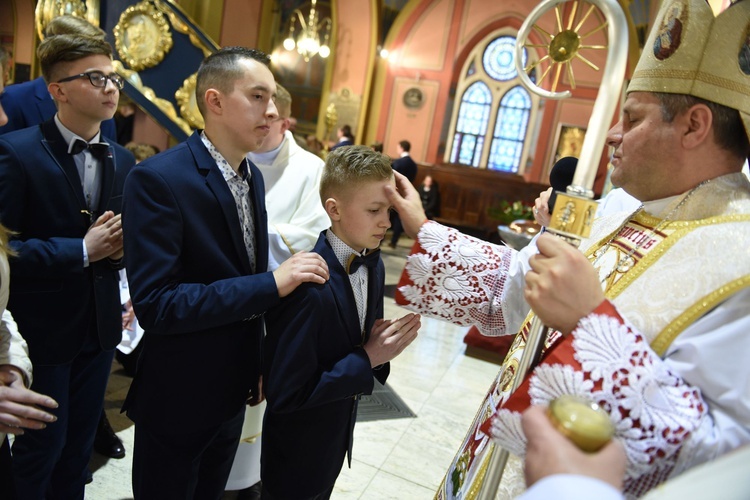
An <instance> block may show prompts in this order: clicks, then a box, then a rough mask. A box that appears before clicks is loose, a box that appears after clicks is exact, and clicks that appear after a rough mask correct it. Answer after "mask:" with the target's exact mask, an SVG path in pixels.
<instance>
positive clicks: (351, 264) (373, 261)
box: [346, 249, 380, 274]
mask: <svg viewBox="0 0 750 500" xmlns="http://www.w3.org/2000/svg"><path fill="white" fill-rule="evenodd" d="M379 260H380V250H379V249H378V250H373V251H372V252H370V253H368V254H367V255H357V254H356V253H353V254H351V255H350V256H349V260H348V261H347V263H346V272H347V273H349V274H354V273H355V272H357V269H359V266H361V265H365V266H367V267H368V268H369V269H374V268H375V266H377V265H378V261H379Z"/></svg>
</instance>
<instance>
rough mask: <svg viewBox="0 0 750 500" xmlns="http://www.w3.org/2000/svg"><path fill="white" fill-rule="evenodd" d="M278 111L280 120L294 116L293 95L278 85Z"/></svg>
mask: <svg viewBox="0 0 750 500" xmlns="http://www.w3.org/2000/svg"><path fill="white" fill-rule="evenodd" d="M275 103H276V109H277V110H278V112H279V118H289V117H290V116H291V114H292V94H290V93H289V91H288V90H287V89H285V88H284V87H282V86H281V85H279V84H278V83H277V84H276V101H275Z"/></svg>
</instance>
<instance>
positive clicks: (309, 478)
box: [261, 146, 420, 499]
mask: <svg viewBox="0 0 750 500" xmlns="http://www.w3.org/2000/svg"><path fill="white" fill-rule="evenodd" d="M388 184H391V185H394V177H393V171H392V169H391V166H390V161H389V159H388V157H386V156H384V155H383V154H381V153H377V152H375V151H373V150H372V149H370V148H368V147H365V146H350V147H344V148H339V149H336V150H335V151H332V152H331V153H330V155H329V156H328V158H327V160H326V165H325V169H324V171H323V177H322V179H321V182H320V197H321V201H322V202H323V206H324V207H325V210H326V213H327V214H328V216H329V218H330V219H331V228H330V229H328V230H326V231H323V232H322V233H321V234H320V237H319V238H318V242H317V244H316V245H315V248H314V249H313V251H314V252H316V253H318V254H320V255H321V256H322V257H323V259H324V260H325V261H326V263H327V264H328V268H329V271H330V279H329V280H328V281H327V282H326V283H325V284H322V285H319V284H312V283H307V284H303V285H301V286H300V287H299V288H298V289H297V290H295V291H294V292H293V293H292V294H290V295H289V296H287V297H286V298H285V299H283V300H282V301H281V304H280V305H279V306H278V307H276V308H274V309H272V310H270V311H269V312H268V313H266V325H267V332H268V333H267V336H266V339H265V345H264V363H263V364H264V367H263V379H264V385H265V393H266V398H267V400H268V408H267V410H266V414H265V419H264V422H263V440H262V452H261V479H262V483H263V490H264V491H263V494H264V498H272V499H275V498H279V499H280V498H284V499H291V498H298V499H302V498H305V499H308V498H314V499H326V498H329V497H330V495H331V492H332V491H333V485H334V483H335V482H336V478H337V476H338V474H339V471H340V470H341V465H342V464H343V461H344V456H345V454H346V453H347V452H348V453H349V464H350V466H351V453H352V438H353V432H354V423H355V420H356V417H357V404H358V402H359V398H360V396H361V395H362V394H371V393H372V389H373V385H374V382H373V377H374V378H377V379H378V381H379V382H381V383H385V379H386V378H387V377H388V373H389V370H390V366H389V361H390V360H391V359H393V358H395V357H396V356H398V355H399V354H400V353H401V351H403V350H404V348H406V346H408V345H409V344H410V343H411V342H412V341H413V340H414V339H415V338H416V336H417V331H418V330H419V326H420V317H419V316H418V315H415V314H407V315H406V316H404V317H402V318H400V319H397V320H384V319H382V318H383V289H384V279H385V271H384V267H383V261H382V260H381V259H380V251H379V250H378V246H379V245H380V243H381V242H382V240H383V238H384V237H385V232H386V230H387V229H388V228H389V227H390V221H389V211H390V208H391V206H390V203H389V202H388V199H387V198H386V194H385V186H386V185H388Z"/></svg>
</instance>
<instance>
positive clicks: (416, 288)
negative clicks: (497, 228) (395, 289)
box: [399, 222, 512, 335]
mask: <svg viewBox="0 0 750 500" xmlns="http://www.w3.org/2000/svg"><path fill="white" fill-rule="evenodd" d="M419 243H420V245H421V246H422V249H423V250H424V252H425V253H419V254H415V255H412V256H410V257H409V259H408V260H407V263H406V271H407V273H408V275H409V278H410V279H411V280H412V283H413V284H411V285H405V286H402V287H401V288H400V289H399V291H400V292H401V294H402V295H403V296H404V298H405V299H406V300H407V301H408V302H409V304H410V305H409V306H408V307H409V309H412V310H413V311H415V312H418V313H420V314H426V315H429V316H432V317H437V318H441V319H444V320H446V321H450V322H451V323H455V324H457V325H460V326H468V325H476V326H477V327H478V328H479V329H480V330H481V331H482V333H483V334H485V335H502V334H504V333H506V323H505V319H504V317H503V313H502V309H501V307H500V306H501V304H500V302H501V291H502V289H503V287H504V286H505V280H506V276H507V272H508V269H509V268H510V262H511V255H512V250H510V249H507V248H505V247H500V246H496V245H492V244H489V243H487V242H485V241H482V240H479V239H477V238H472V237H470V236H466V235H464V234H461V233H460V232H459V231H457V230H455V229H452V228H448V227H445V226H442V225H440V224H437V223H434V222H427V223H425V224H423V225H422V228H421V229H420V230H419Z"/></svg>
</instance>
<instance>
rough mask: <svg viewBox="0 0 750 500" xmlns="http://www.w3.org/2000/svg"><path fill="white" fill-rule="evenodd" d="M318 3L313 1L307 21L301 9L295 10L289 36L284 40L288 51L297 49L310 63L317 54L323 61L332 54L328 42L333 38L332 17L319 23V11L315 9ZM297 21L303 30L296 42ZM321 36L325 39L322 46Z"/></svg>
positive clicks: (290, 23) (315, 0) (290, 22)
mask: <svg viewBox="0 0 750 500" xmlns="http://www.w3.org/2000/svg"><path fill="white" fill-rule="evenodd" d="M316 3H317V0H312V5H311V6H310V14H309V15H308V17H307V21H306V20H305V16H303V15H302V12H300V10H299V9H294V11H293V12H292V17H291V19H290V20H289V36H287V38H286V40H284V48H285V49H286V50H294V48H295V47H296V48H297V52H299V54H300V55H301V56H302V57H304V58H305V62H307V61H309V60H310V58H311V57H313V56H315V54H318V55H320V57H322V58H323V59H325V58H326V57H328V56H329V55H330V54H331V48H330V46H329V44H328V40H329V39H330V37H331V26H332V24H333V23H332V22H331V18H330V17H326V18H323V19H322V20H320V22H318V11H317V10H316V9H315V4H316ZM295 20H296V21H299V24H300V28H301V29H300V34H299V36H298V37H297V39H296V40H295V38H294V26H295ZM321 32H322V33H321ZM321 34H322V37H323V43H322V44H321V43H320V38H321Z"/></svg>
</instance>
